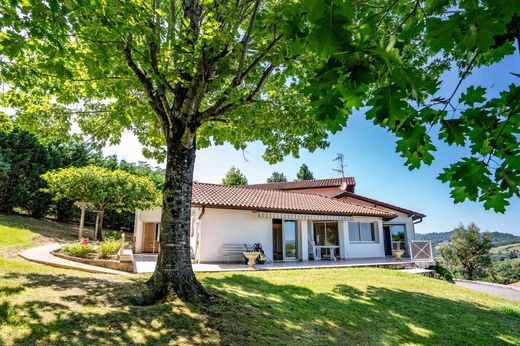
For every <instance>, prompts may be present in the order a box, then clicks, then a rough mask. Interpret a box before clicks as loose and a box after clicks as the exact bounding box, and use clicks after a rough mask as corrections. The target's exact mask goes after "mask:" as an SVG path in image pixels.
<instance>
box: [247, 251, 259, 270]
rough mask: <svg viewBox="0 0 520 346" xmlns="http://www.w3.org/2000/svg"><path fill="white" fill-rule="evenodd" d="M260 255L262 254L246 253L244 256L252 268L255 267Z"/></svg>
mask: <svg viewBox="0 0 520 346" xmlns="http://www.w3.org/2000/svg"><path fill="white" fill-rule="evenodd" d="M258 255H260V252H252V251H245V252H244V256H245V257H246V258H247V265H248V266H249V267H250V268H253V267H254V266H255V259H256V258H257V257H258Z"/></svg>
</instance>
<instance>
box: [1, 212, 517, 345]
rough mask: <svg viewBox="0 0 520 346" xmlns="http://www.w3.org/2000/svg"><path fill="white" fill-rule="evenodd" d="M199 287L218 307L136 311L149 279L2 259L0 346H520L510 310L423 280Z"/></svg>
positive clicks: (248, 280) (300, 274) (299, 280)
mask: <svg viewBox="0 0 520 346" xmlns="http://www.w3.org/2000/svg"><path fill="white" fill-rule="evenodd" d="M6 218H7V219H10V217H3V218H2V219H0V225H3V224H4V221H5V220H6ZM10 220H11V224H10V225H9V232H10V233H11V232H12V233H13V234H12V235H13V239H15V238H16V239H18V238H19V239H20V247H23V246H27V243H26V240H27V237H26V236H24V235H23V234H24V232H25V231H24V228H23V227H20V228H19V230H20V231H17V229H18V228H17V227H16V225H15V224H16V222H18V221H20V220H14V221H13V220H12V219H10ZM0 227H2V226H0ZM2 229H4V228H2ZM15 233H20V234H15ZM0 239H4V238H0ZM33 239H34V238H33ZM0 241H2V240H0ZM7 242H8V243H9V244H10V245H9V246H11V247H12V246H15V247H16V246H18V245H16V244H14V245H13V243H14V241H12V240H9V241H7ZM7 242H6V243H7ZM0 246H4V244H3V243H0ZM198 278H199V279H200V280H201V281H202V282H203V284H204V285H205V286H206V287H207V288H208V289H209V290H210V291H211V292H212V293H213V294H214V295H216V296H217V297H218V300H217V303H216V304H213V305H210V306H206V307H197V306H192V305H187V304H183V303H181V302H178V301H174V302H173V303H165V304H156V305H153V306H149V307H135V306H130V305H128V304H127V303H125V297H127V296H128V292H135V291H139V289H140V287H141V285H142V284H143V281H144V280H145V279H146V276H135V277H131V278H126V277H117V276H113V275H101V274H91V273H83V272H76V271H67V270H61V269H56V268H51V267H46V266H41V265H37V264H33V263H29V262H26V261H24V260H22V259H17V258H15V257H11V256H9V255H6V254H4V255H3V256H2V255H0V345H1V344H6V345H15V344H16V345H33V344H43V345H50V344H52V345H108V344H128V345H130V344H143V345H144V344H149V345H163V344H164V345H166V344H206V345H217V344H233V345H249V344H253V345H270V344H284V345H291V344H294V345H296V344H298V345H318V344H319V345H321V344H365V345H374V344H385V345H397V344H424V345H437V344H446V345H448V344H449V345H457V344H481V345H482V344H489V345H501V344H502V345H507V344H510V345H518V344H520V304H519V303H515V302H512V301H508V300H505V299H501V298H496V297H492V296H489V295H486V294H483V293H478V292H476V291H472V290H469V289H465V288H462V287H457V286H454V285H451V284H448V283H446V282H443V281H439V280H435V279H428V278H425V277H421V276H416V275H415V276H414V275H409V274H405V273H400V272H396V271H390V270H385V269H375V268H374V269H370V268H341V269H319V270H301V271H300V270H289V271H273V272H252V273H243V272H241V273H205V274H199V275H198Z"/></svg>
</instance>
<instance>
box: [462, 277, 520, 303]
mask: <svg viewBox="0 0 520 346" xmlns="http://www.w3.org/2000/svg"><path fill="white" fill-rule="evenodd" d="M455 284H457V285H459V286H463V287H466V288H471V289H473V290H477V291H480V292H484V293H487V294H491V295H493V296H497V297H502V298H506V299H511V300H514V301H515V302H520V289H517V288H514V287H510V286H506V285H499V284H493V283H489V282H482V281H468V280H455Z"/></svg>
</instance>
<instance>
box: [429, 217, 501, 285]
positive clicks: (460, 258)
mask: <svg viewBox="0 0 520 346" xmlns="http://www.w3.org/2000/svg"><path fill="white" fill-rule="evenodd" d="M492 247H493V241H492V238H491V233H489V232H484V233H483V234H481V233H480V229H479V228H478V227H477V225H475V224H474V223H471V224H469V225H468V226H467V227H464V225H460V226H459V227H457V228H455V229H454V230H453V233H452V234H451V238H450V243H449V244H448V245H439V247H438V249H437V250H438V252H439V253H440V255H441V256H442V258H443V260H444V262H445V263H446V264H447V266H448V267H449V268H450V269H451V270H452V271H456V272H458V273H460V274H461V275H462V276H463V277H464V278H466V279H469V280H474V279H476V278H479V277H485V276H486V275H487V271H488V270H489V269H490V267H491V264H492V263H491V257H490V252H489V250H491V248H492Z"/></svg>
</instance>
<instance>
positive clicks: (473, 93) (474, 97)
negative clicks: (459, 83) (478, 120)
mask: <svg viewBox="0 0 520 346" xmlns="http://www.w3.org/2000/svg"><path fill="white" fill-rule="evenodd" d="M485 94H486V89H485V88H483V87H481V86H479V87H477V88H475V87H474V86H473V85H472V86H470V87H469V88H468V89H467V90H466V92H465V93H462V95H461V96H460V98H459V102H460V103H465V104H466V105H468V106H470V107H473V106H474V105H475V103H481V102H484V101H486V98H485V97H484V95H485Z"/></svg>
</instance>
